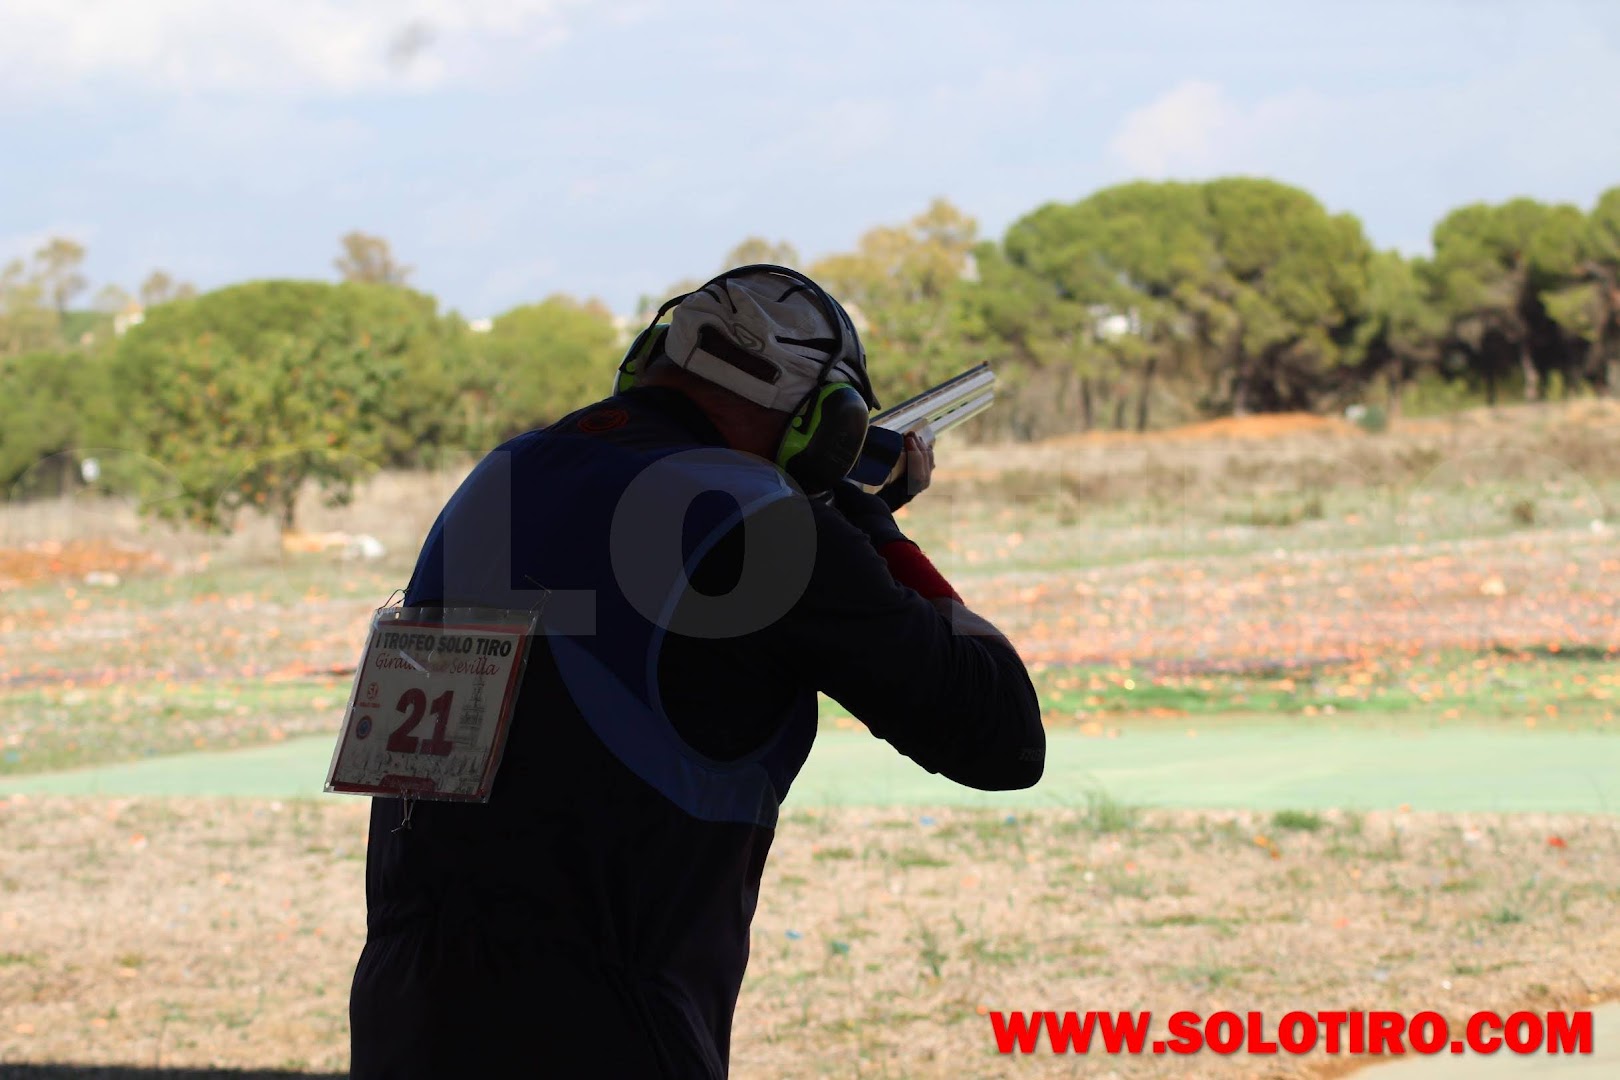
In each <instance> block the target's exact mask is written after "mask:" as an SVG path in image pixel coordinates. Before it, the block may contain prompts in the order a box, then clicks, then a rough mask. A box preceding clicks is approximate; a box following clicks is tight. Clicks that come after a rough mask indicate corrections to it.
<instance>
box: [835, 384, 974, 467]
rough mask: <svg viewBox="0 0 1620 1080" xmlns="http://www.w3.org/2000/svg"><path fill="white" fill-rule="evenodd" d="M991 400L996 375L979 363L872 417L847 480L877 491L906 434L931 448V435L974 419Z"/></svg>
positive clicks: (896, 462)
mask: <svg viewBox="0 0 1620 1080" xmlns="http://www.w3.org/2000/svg"><path fill="white" fill-rule="evenodd" d="M995 401H996V373H995V372H993V371H991V370H990V365H989V364H980V365H978V366H977V367H971V368H968V370H966V371H964V372H962V374H960V375H957V376H954V377H953V378H949V379H946V380H945V381H944V382H942V383H940V384H939V385H938V386H935V387H931V388H930V389H927V390H924V391H923V392H922V393H920V394H918V395H917V396H916V397H914V398H908V399H907V400H905V401H902V402H901V403H900V404H898V405H896V406H895V407H894V408H892V409H885V410H883V411H882V412H880V413H877V414H875V415H874V416H873V417H872V423H871V426H870V427H869V428H868V429H867V432H866V445H865V446H863V447H862V448H861V456H860V459H859V460H858V461H856V463H855V467H854V468H853V469H851V470H850V471H849V478H850V479H851V480H853V481H854V482H855V483H857V484H859V485H860V486H861V487H863V488H865V489H866V490H867V491H877V490H878V489H879V488H881V487H883V486H884V485H885V484H887V483H888V482H889V481H890V480H893V479H894V478H895V477H896V476H897V475H899V472H900V469H901V461H900V459H901V457H902V456H904V454H905V449H906V447H905V436H906V435H907V434H908V433H909V432H916V433H917V434H919V435H921V436H922V440H923V443H924V444H925V445H927V446H933V445H934V440H935V439H936V438H937V437H939V436H940V435H942V434H944V433H945V432H947V431H949V430H950V429H951V428H953V427H955V426H956V425H958V424H960V423H962V422H963V421H965V420H969V419H972V418H973V417H975V416H978V415H979V414H980V413H982V412H984V410H986V409H988V408H989V407H990V406H991V405H994V404H995Z"/></svg>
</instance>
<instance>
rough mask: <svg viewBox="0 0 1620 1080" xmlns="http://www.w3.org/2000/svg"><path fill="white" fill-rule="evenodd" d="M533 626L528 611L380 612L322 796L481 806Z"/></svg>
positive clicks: (532, 614)
mask: <svg viewBox="0 0 1620 1080" xmlns="http://www.w3.org/2000/svg"><path fill="white" fill-rule="evenodd" d="M537 622H538V615H537V614H536V613H535V612H533V611H510V610H494V609H490V608H469V607H463V608H437V607H418V608H400V607H393V608H381V609H379V610H378V611H377V613H376V614H375V615H374V616H373V617H372V620H371V633H370V635H369V636H368V637H367V639H366V648H365V652H364V653H363V654H362V656H361V659H360V666H359V668H358V669H357V670H356V671H355V675H354V689H353V690H352V691H351V692H350V694H349V709H348V714H347V715H346V716H345V717H344V721H343V730H342V732H341V733H340V734H339V735H338V741H337V746H336V747H335V748H334V749H333V751H332V766H331V768H330V770H328V772H327V776H326V790H327V791H333V792H345V793H348V794H353V795H381V796H392V797H395V798H404V799H406V800H407V801H409V800H411V799H443V800H454V801H461V802H488V801H489V795H490V790H491V788H492V787H493V786H494V783H495V771H496V769H498V768H499V767H500V763H501V754H502V752H503V751H504V750H505V749H506V737H507V733H508V729H509V728H510V726H511V723H512V712H513V708H514V706H515V704H516V701H517V692H518V686H519V685H520V684H521V683H522V680H523V671H524V667H525V665H526V664H527V663H528V659H529V645H530V643H531V642H532V641H533V637H534V632H535V626H536V623H537Z"/></svg>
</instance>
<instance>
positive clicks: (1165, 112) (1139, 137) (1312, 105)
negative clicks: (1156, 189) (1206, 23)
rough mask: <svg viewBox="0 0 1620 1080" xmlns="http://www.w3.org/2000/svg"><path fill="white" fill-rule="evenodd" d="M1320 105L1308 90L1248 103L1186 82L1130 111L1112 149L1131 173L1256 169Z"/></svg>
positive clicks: (1214, 87)
mask: <svg viewBox="0 0 1620 1080" xmlns="http://www.w3.org/2000/svg"><path fill="white" fill-rule="evenodd" d="M1321 109H1322V103H1321V102H1320V100H1318V99H1317V98H1315V96H1314V95H1310V94H1304V93H1295V94H1285V95H1281V96H1278V97H1274V98H1268V99H1265V100H1263V101H1261V102H1259V103H1257V104H1255V105H1253V106H1248V107H1244V106H1241V105H1239V104H1237V103H1235V102H1233V101H1232V100H1231V98H1229V97H1228V96H1227V94H1226V92H1225V90H1223V89H1222V88H1221V87H1220V86H1219V85H1218V84H1216V83H1211V82H1199V81H1189V82H1184V83H1181V84H1180V85H1179V86H1177V87H1175V88H1174V89H1172V90H1170V91H1169V92H1168V93H1166V94H1164V95H1163V96H1162V97H1159V98H1158V99H1156V100H1155V101H1153V102H1152V103H1150V104H1148V105H1145V106H1143V107H1142V108H1139V109H1133V110H1132V111H1131V112H1129V113H1128V114H1126V116H1125V119H1124V121H1122V122H1121V124H1120V126H1119V128H1118V130H1117V131H1116V132H1115V134H1114V137H1113V138H1112V139H1110V140H1109V142H1108V153H1109V156H1110V157H1112V158H1113V159H1114V160H1115V161H1116V162H1118V163H1119V164H1121V165H1123V166H1124V167H1125V168H1126V169H1127V170H1128V171H1130V172H1131V173H1133V174H1135V175H1138V176H1147V177H1154V178H1160V177H1166V176H1180V175H1188V174H1193V175H1203V174H1207V173H1211V172H1221V171H1232V170H1241V169H1244V168H1253V167H1254V165H1253V164H1251V163H1254V162H1256V161H1257V160H1258V159H1259V158H1261V157H1264V156H1267V155H1269V153H1270V151H1271V150H1272V149H1273V148H1274V147H1275V146H1276V145H1277V144H1278V143H1279V142H1286V141H1287V140H1288V139H1289V138H1291V137H1292V136H1294V135H1295V134H1297V133H1299V132H1300V131H1301V130H1302V129H1308V128H1309V127H1310V126H1311V124H1312V120H1313V118H1314V117H1315V115H1316V114H1318V113H1320V111H1321Z"/></svg>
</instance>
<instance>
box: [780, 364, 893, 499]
mask: <svg viewBox="0 0 1620 1080" xmlns="http://www.w3.org/2000/svg"><path fill="white" fill-rule="evenodd" d="M869 422H870V417H869V414H868V412H867V407H866V398H864V397H862V396H861V392H860V391H859V390H857V389H855V387H854V386H852V385H851V384H849V383H846V382H839V383H829V384H827V385H826V386H823V387H821V388H820V389H818V390H817V391H816V393H815V395H814V396H813V397H812V398H811V399H810V401H809V402H808V403H807V404H806V405H805V407H804V408H803V409H801V410H800V411H799V412H797V413H795V414H794V416H793V419H792V420H789V421H788V428H787V433H786V434H785V435H783V436H782V442H781V445H780V446H778V447H777V451H776V462H777V464H778V465H780V466H782V468H783V469H784V470H785V471H786V472H787V474H788V475H789V476H791V477H793V479H794V480H795V481H797V482H798V484H799V486H800V487H801V488H803V489H804V490H805V492H806V493H807V494H811V495H816V494H819V493H821V492H823V491H827V490H829V489H830V488H831V487H832V486H833V485H834V484H836V483H838V481H840V480H842V479H843V478H844V477H845V476H846V475H847V474H848V473H849V470H850V469H853V468H854V467H855V462H856V461H858V460H860V456H861V447H862V446H864V445H865V444H866V428H867V424H868V423H869Z"/></svg>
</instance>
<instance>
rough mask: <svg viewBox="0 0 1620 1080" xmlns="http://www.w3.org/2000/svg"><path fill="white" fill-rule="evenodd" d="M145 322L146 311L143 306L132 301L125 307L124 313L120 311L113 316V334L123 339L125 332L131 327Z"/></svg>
mask: <svg viewBox="0 0 1620 1080" xmlns="http://www.w3.org/2000/svg"><path fill="white" fill-rule="evenodd" d="M145 321H146V309H145V308H143V307H141V305H140V304H138V303H136V302H135V301H134V300H131V301H130V302H129V303H128V304H127V305H125V307H124V310H123V311H120V312H118V313H117V314H115V315H114V316H113V333H114V334H115V335H117V336H118V337H123V336H124V333H125V331H127V330H128V329H129V328H130V327H132V326H139V325H141V323H143V322H145Z"/></svg>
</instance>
